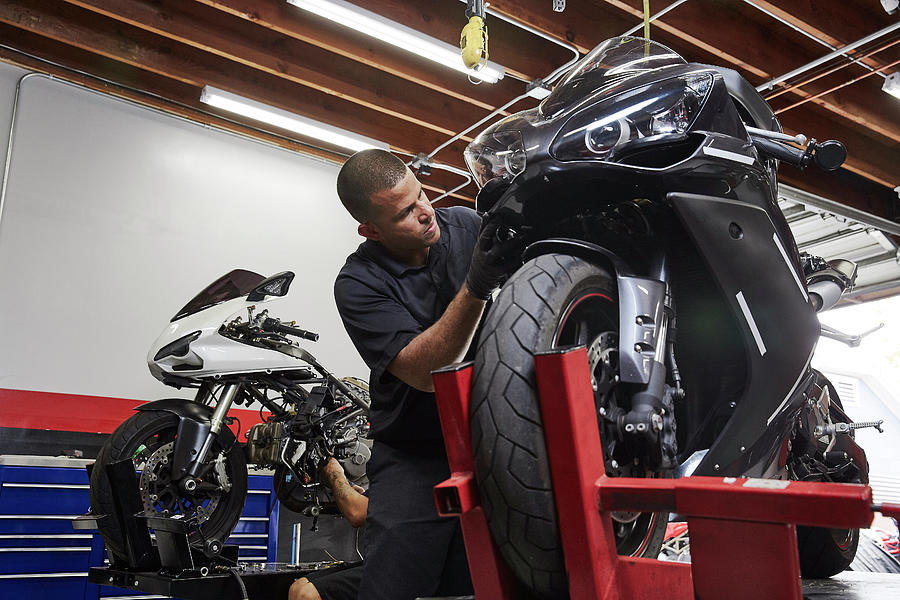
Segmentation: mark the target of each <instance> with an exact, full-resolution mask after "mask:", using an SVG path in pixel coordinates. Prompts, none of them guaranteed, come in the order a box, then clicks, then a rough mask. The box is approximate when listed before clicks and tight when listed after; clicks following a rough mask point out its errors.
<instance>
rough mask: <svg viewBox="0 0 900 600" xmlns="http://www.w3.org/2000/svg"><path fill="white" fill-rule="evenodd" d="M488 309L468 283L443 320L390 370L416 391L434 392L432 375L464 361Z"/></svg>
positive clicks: (405, 350) (401, 354)
mask: <svg viewBox="0 0 900 600" xmlns="http://www.w3.org/2000/svg"><path fill="white" fill-rule="evenodd" d="M484 305H485V301H484V300H480V299H478V298H475V297H473V296H472V295H471V294H470V293H469V290H468V287H467V285H466V284H465V283H464V284H463V285H462V287H461V288H460V289H459V292H458V293H457V294H456V297H455V298H453V300H452V301H451V302H450V304H449V306H447V310H445V311H444V314H443V315H442V316H441V318H440V319H438V320H437V321H435V323H434V324H433V325H432V326H431V327H429V328H428V329H426V330H425V331H423V332H422V333H420V334H419V335H417V336H416V337H414V338H413V339H412V341H411V342H410V343H409V344H407V345H406V346H405V347H404V348H403V350H401V351H400V352H398V353H397V356H395V357H394V360H392V361H391V362H390V363H388V366H387V370H388V371H389V372H390V373H391V374H392V375H394V376H395V377H397V378H399V379H400V380H402V381H403V382H404V383H406V384H408V385H411V386H412V387H414V388H416V389H419V390H422V391H425V392H433V391H434V384H433V383H432V381H431V371H433V370H435V369H438V368H440V367H443V366H445V365H449V364H453V363H455V362H459V361H460V359H462V357H463V356H464V355H465V353H466V350H468V348H469V344H470V343H471V342H472V336H473V335H475V329H476V328H477V327H478V321H479V320H480V319H481V313H482V312H483V311H484Z"/></svg>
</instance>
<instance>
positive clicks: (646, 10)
mask: <svg viewBox="0 0 900 600" xmlns="http://www.w3.org/2000/svg"><path fill="white" fill-rule="evenodd" d="M644 39H647V40H649V39H650V0H644ZM644 56H650V44H649V43H645V44H644Z"/></svg>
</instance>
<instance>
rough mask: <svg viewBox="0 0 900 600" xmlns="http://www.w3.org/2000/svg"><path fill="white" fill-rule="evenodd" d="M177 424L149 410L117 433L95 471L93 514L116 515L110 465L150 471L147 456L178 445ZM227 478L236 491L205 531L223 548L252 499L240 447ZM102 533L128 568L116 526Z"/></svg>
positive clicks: (229, 454)
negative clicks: (246, 502)
mask: <svg viewBox="0 0 900 600" xmlns="http://www.w3.org/2000/svg"><path fill="white" fill-rule="evenodd" d="M178 422H179V418H178V417H177V416H176V415H174V414H172V413H170V412H165V411H152V410H148V411H141V412H138V413H137V414H135V415H133V416H131V417H129V418H128V419H127V420H125V421H124V422H123V423H122V424H121V425H119V426H118V427H117V428H116V430H115V431H114V432H113V433H112V435H111V436H110V437H109V439H108V440H107V441H106V443H105V444H104V445H103V447H102V448H101V449H100V452H99V453H98V454H97V460H96V462H95V463H94V467H93V469H92V470H91V490H90V497H91V510H92V512H93V513H94V514H98V515H101V514H106V515H113V514H114V505H113V490H112V488H111V486H110V482H109V478H108V477H107V476H106V468H105V467H106V465H108V464H111V463H115V462H118V461H120V460H123V459H132V460H133V461H134V463H135V470H136V471H140V470H141V469H142V468H143V467H144V466H145V464H146V462H145V461H146V459H147V457H148V456H151V455H152V454H153V453H154V452H156V451H158V450H159V449H160V448H162V447H164V446H166V445H167V444H170V443H172V442H173V441H174V440H175V434H176V432H177V430H178ZM221 451H222V447H221V446H220V445H219V444H218V443H215V444H213V449H212V454H211V455H212V456H216V455H218V454H219V453H220V452H221ZM160 468H163V469H164V468H165V467H160ZM225 473H226V474H227V477H228V479H229V481H230V483H231V489H230V490H229V491H227V492H225V493H223V494H221V495H219V496H218V498H217V503H216V505H215V507H214V510H212V511H211V512H210V513H209V514H208V515H205V520H204V521H203V524H202V525H201V530H202V531H203V534H204V535H205V536H206V538H207V539H211V538H215V539H217V540H220V541H223V542H224V541H225V539H226V538H227V537H228V535H230V534H231V531H232V530H233V529H234V526H235V525H236V524H237V522H238V519H239V518H240V516H241V512H243V509H244V500H245V499H246V497H247V461H246V458H245V457H244V453H243V451H242V449H241V448H240V446H239V445H238V444H234V445H232V446H231V448H229V449H227V451H226V453H225ZM141 491H142V492H146V490H141ZM176 500H179V501H181V503H182V505H185V504H186V505H195V504H196V505H197V506H203V503H202V502H201V501H200V500H199V499H198V498H194V499H187V498H185V497H182V496H179V497H178V498H177V499H176ZM207 500H208V499H207ZM207 506H208V503H207ZM144 508H145V512H146V513H147V514H154V513H156V512H157V511H158V510H159V508H158V507H157V508H154V507H153V506H149V505H147V504H145V507H144ZM99 531H100V535H101V536H103V541H104V542H106V548H107V551H108V552H109V553H110V554H112V555H115V557H116V558H117V559H118V560H120V561H122V562H125V561H126V556H125V540H124V537H123V534H122V530H121V529H120V528H119V524H118V523H117V522H116V520H115V519H114V518H109V519H105V520H104V521H103V522H102V524H101V525H100V526H99Z"/></svg>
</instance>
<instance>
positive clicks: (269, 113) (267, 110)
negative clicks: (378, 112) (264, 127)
mask: <svg viewBox="0 0 900 600" xmlns="http://www.w3.org/2000/svg"><path fill="white" fill-rule="evenodd" d="M200 102H203V103H204V104H209V105H210V106H215V107H216V108H221V109H222V110H227V111H228V112H232V113H235V114H238V115H243V116H245V117H248V118H250V119H254V120H256V121H262V122H264V123H269V124H270V125H275V126H276V127H281V128H282V129H287V130H289V131H293V132H295V133H299V134H300V135H303V136H306V137H311V138H316V139H317V140H322V141H323V142H328V143H329V144H333V145H335V146H340V147H341V148H347V149H349V150H354V151H357V150H365V149H367V148H381V149H382V150H389V149H390V146H389V145H388V144H385V143H384V142H379V141H378V140H373V139H372V138H368V137H366V136H364V135H359V134H358V133H353V132H350V131H347V130H345V129H341V128H339V127H333V126H331V125H327V124H325V123H320V122H319V121H314V120H313V119H307V118H306V117H301V116H300V115H296V114H294V113H291V112H288V111H286V110H282V109H280V108H275V107H274V106H269V105H268V104H263V103H262V102H257V101H255V100H250V99H248V98H244V97H243V96H238V95H237V94H232V93H231V92H226V91H225V90H220V89H217V88H214V87H212V86H208V85H207V86H205V87H204V88H203V91H202V92H201V93H200Z"/></svg>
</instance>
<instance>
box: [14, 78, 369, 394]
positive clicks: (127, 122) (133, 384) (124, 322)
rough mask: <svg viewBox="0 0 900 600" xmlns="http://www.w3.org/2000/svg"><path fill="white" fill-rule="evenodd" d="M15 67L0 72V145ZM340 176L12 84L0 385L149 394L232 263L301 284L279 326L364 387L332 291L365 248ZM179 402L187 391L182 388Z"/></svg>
mask: <svg viewBox="0 0 900 600" xmlns="http://www.w3.org/2000/svg"><path fill="white" fill-rule="evenodd" d="M22 74H24V71H22V70H20V69H15V68H13V67H10V66H8V65H3V64H0V139H2V141H3V146H2V148H3V149H4V152H3V154H2V155H0V161H3V160H5V148H6V136H7V132H8V129H9V119H10V113H11V110H12V100H13V94H14V91H15V84H16V81H17V80H18V78H19V77H21V75H22ZM337 170H338V167H337V166H335V165H332V164H330V163H325V162H322V161H318V160H315V159H312V158H309V157H306V156H303V155H299V154H296V153H293V152H289V151H287V150H282V149H279V148H274V147H270V146H267V145H264V144H261V143H258V142H255V141H252V140H248V139H244V138H240V137H237V136H234V135H230V134H227V133H223V132H218V131H215V130H211V129H209V128H205V127H202V126H199V125H197V124H193V123H189V122H185V121H182V120H179V119H176V118H173V117H170V116H167V115H163V114H160V113H157V112H155V111H152V110H149V109H146V108H143V107H139V106H136V105H133V104H131V103H128V102H125V101H121V100H118V99H115V98H111V97H107V96H104V95H100V94H97V93H94V92H91V91H88V90H85V89H82V88H78V87H74V86H71V85H68V84H65V83H62V82H59V81H54V80H50V79H48V78H46V77H43V76H41V77H30V78H28V79H27V80H25V82H24V83H23V85H22V90H21V94H20V98H19V111H18V115H17V117H16V132H15V134H14V139H13V153H12V160H11V162H10V174H9V180H8V189H7V195H6V200H5V205H4V207H3V214H2V219H0V290H2V293H0V336H2V339H0V388H2V389H5V390H36V391H43V392H59V393H65V394H78V395H85V396H100V397H114V398H128V399H138V400H149V399H154V398H159V397H168V396H172V395H173V392H174V390H171V389H169V388H166V387H165V386H163V385H162V384H160V383H159V382H157V381H156V380H155V379H153V378H152V377H151V376H150V374H149V372H148V370H147V367H146V363H145V357H146V353H147V350H148V349H149V347H150V345H151V343H152V342H153V341H154V340H155V339H156V337H157V336H158V335H159V333H160V332H161V331H162V330H163V329H164V327H165V325H166V324H167V323H168V320H169V319H170V318H171V316H172V315H173V314H174V313H175V312H176V311H177V310H178V309H179V308H181V307H182V306H183V305H184V304H185V303H186V302H187V301H188V300H189V299H190V298H191V297H193V296H194V295H195V294H196V293H197V292H198V291H199V290H200V289H201V288H203V287H205V286H206V285H207V284H208V283H210V282H211V281H213V280H214V279H216V278H217V277H219V276H220V275H222V274H224V273H225V272H227V271H229V270H231V269H233V268H244V269H248V270H251V271H257V272H260V273H263V274H266V275H269V274H272V273H275V272H278V271H282V270H292V271H294V272H295V273H296V274H297V278H296V279H295V280H294V284H293V286H292V289H291V293H290V295H289V296H288V297H287V298H286V299H283V300H279V301H277V303H276V302H273V303H270V304H269V305H268V306H269V309H270V313H271V314H272V315H273V316H278V317H280V318H282V319H287V320H296V321H297V322H298V325H299V326H300V327H303V328H306V329H311V330H314V331H318V332H319V333H320V334H321V338H320V341H319V342H318V343H309V344H307V346H306V347H307V348H308V349H309V350H310V351H311V352H312V353H313V354H315V355H316V356H317V357H318V358H319V360H320V361H321V362H322V363H323V364H324V365H326V366H327V367H328V368H330V369H331V370H332V371H333V372H335V373H336V374H338V375H353V376H357V377H362V378H367V377H368V372H367V370H366V369H365V366H364V365H363V363H362V361H361V360H360V359H359V357H358V355H357V354H356V352H355V350H354V349H353V347H352V345H351V343H350V341H349V339H348V338H347V336H346V334H345V332H344V329H343V326H342V325H341V323H340V320H339V317H338V315H337V311H336V309H335V307H334V301H333V297H332V283H333V281H334V276H335V274H336V273H337V271H338V269H339V268H340V267H341V265H342V264H343V261H344V259H345V257H346V256H347V254H348V253H350V252H352V250H353V249H354V248H355V247H356V246H357V245H358V243H359V242H360V241H361V238H359V237H358V236H357V235H356V224H355V222H354V221H353V220H352V219H351V218H350V217H349V216H348V215H347V214H346V213H345V212H344V210H343V208H342V207H341V205H340V203H339V201H338V199H337V195H336V193H335V191H334V181H335V177H336V175H337ZM182 395H183V394H182Z"/></svg>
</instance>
